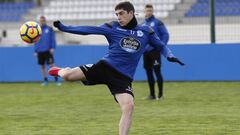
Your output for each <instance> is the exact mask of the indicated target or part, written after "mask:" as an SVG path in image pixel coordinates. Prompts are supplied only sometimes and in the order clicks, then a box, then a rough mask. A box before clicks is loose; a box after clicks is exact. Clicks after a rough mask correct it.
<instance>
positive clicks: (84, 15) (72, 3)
mask: <svg viewBox="0 0 240 135" xmlns="http://www.w3.org/2000/svg"><path fill="white" fill-rule="evenodd" d="M117 2H119V1H117V0H112V1H109V0H89V1H85V0H52V1H50V3H49V6H47V7H45V8H44V11H43V13H44V14H45V15H46V16H48V18H49V20H56V19H61V20H93V19H114V18H115V15H114V13H113V12H112V11H113V10H114V9H113V8H114V6H115V4H116V3H117ZM150 2H151V3H153V4H154V6H155V9H156V16H157V17H161V18H166V17H167V16H168V15H169V11H171V10H174V8H175V5H176V4H177V3H180V2H181V0H161V1H160V0H151V1H150ZM133 3H135V8H136V13H138V14H139V17H140V18H143V17H144V16H143V14H142V10H143V9H144V5H145V0H133Z"/></svg>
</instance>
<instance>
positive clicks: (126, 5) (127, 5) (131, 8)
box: [115, 1, 135, 13]
mask: <svg viewBox="0 0 240 135" xmlns="http://www.w3.org/2000/svg"><path fill="white" fill-rule="evenodd" d="M118 9H123V10H125V11H127V12H130V11H133V13H134V12H135V9H134V6H133V4H132V3H131V2H129V1H124V2H120V3H118V4H117V5H116V6H115V11H116V10H118Z"/></svg>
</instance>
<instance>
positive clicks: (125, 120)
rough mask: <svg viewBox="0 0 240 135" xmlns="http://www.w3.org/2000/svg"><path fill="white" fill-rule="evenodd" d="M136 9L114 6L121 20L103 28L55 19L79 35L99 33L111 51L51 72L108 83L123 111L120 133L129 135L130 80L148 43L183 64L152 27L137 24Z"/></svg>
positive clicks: (69, 78)
mask: <svg viewBox="0 0 240 135" xmlns="http://www.w3.org/2000/svg"><path fill="white" fill-rule="evenodd" d="M134 12H135V10H134V7H133V5H132V4H131V3H130V2H120V3H119V4H117V5H116V7H115V14H116V16H117V18H118V22H116V21H113V22H110V23H105V24H104V25H102V26H100V27H97V26H65V25H63V24H62V23H61V22H60V21H55V22H54V26H55V27H57V28H58V29H59V30H60V31H63V32H68V33H73V34H80V35H88V34H98V35H104V36H105V37H106V38H107V40H108V43H109V50H108V53H107V54H106V55H105V56H104V57H103V58H102V59H101V60H100V61H99V62H97V63H96V64H87V65H81V66H79V67H75V68H69V67H67V68H58V67H53V68H51V69H50V70H49V74H50V75H53V76H60V77H62V78H63V79H65V80H67V81H78V80H81V81H83V83H84V84H86V85H96V84H106V85H107V86H108V88H109V90H110V92H111V93H112V95H113V96H114V98H115V100H116V101H117V102H118V103H119V105H120V108H121V111H122V116H121V119H120V123H119V135H128V131H129V128H130V125H131V122H132V113H133V109H134V98H133V97H134V96H133V92H132V85H131V83H132V81H133V76H134V74H135V70H136V67H137V64H138V61H139V59H140V57H141V55H142V54H143V52H144V51H145V47H146V45H147V44H148V42H151V45H152V46H154V47H156V48H157V49H158V50H159V51H160V50H161V51H162V52H163V54H164V56H165V57H166V58H168V60H169V61H171V62H178V63H181V62H180V61H179V60H178V59H177V58H175V57H174V56H173V54H172V53H171V51H170V50H169V49H168V48H167V47H166V46H165V44H164V43H163V42H162V41H161V40H160V39H159V38H158V36H157V35H156V34H155V33H154V31H153V30H152V29H151V28H150V27H148V26H141V25H138V23H137V20H136V18H135V15H134ZM83 59H84V58H83Z"/></svg>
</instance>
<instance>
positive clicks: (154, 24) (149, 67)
mask: <svg viewBox="0 0 240 135" xmlns="http://www.w3.org/2000/svg"><path fill="white" fill-rule="evenodd" d="M143 25H147V26H150V27H151V28H152V29H153V30H154V32H155V33H156V34H157V36H158V37H159V38H160V40H161V41H162V42H164V44H165V45H167V43H168V40H169V34H168V31H167V29H166V27H165V25H164V24H163V22H161V21H160V20H159V19H157V18H155V16H154V15H153V6H152V5H151V4H147V5H146V6H145V20H144V23H143ZM143 63H144V64H143V65H144V68H145V70H146V74H147V79H148V85H149V89H150V94H149V96H148V97H147V98H146V99H161V98H163V77H162V74H161V54H160V51H159V50H157V49H155V48H154V47H152V46H151V45H148V46H147V48H146V51H145V52H144V55H143ZM153 71H154V73H155V75H156V78H157V84H158V97H157V98H156V96H155V86H154V85H155V80H154V75H153Z"/></svg>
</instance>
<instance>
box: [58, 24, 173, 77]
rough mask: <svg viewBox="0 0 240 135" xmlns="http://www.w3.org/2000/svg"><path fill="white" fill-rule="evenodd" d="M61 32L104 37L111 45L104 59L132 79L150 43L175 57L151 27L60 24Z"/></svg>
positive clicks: (167, 55) (168, 55) (169, 55)
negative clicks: (128, 27)
mask: <svg viewBox="0 0 240 135" xmlns="http://www.w3.org/2000/svg"><path fill="white" fill-rule="evenodd" d="M59 30H61V31H64V32H68V33H73V34H80V35H88V34H98V35H104V36H105V37H106V38H107V41H108V43H109V48H108V49H109V51H108V53H107V54H106V55H105V56H104V57H103V58H102V59H103V60H104V61H106V62H107V63H108V64H109V65H110V66H111V67H113V68H114V69H116V70H117V71H119V72H120V73H122V74H124V75H126V76H128V77H130V78H131V79H133V76H134V74H135V71H136V67H137V64H138V62H139V59H140V57H141V55H142V54H143V53H144V51H145V48H146V45H147V44H148V43H151V45H152V46H153V47H155V48H157V49H158V50H159V51H161V52H162V54H163V55H164V56H165V57H173V54H172V53H171V51H170V50H169V49H168V48H167V47H166V45H165V43H164V42H162V41H161V40H160V39H159V38H158V36H157V35H156V34H155V33H154V31H153V30H152V29H151V28H150V27H149V26H141V25H137V26H136V27H134V28H133V29H123V28H122V27H121V26H120V25H119V23H118V22H111V23H105V24H104V25H102V26H99V27H98V26H65V25H63V24H61V23H60V24H59Z"/></svg>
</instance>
